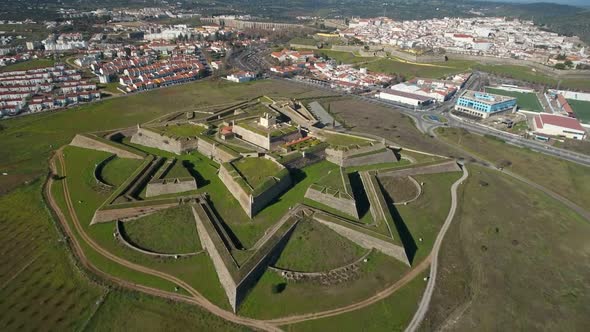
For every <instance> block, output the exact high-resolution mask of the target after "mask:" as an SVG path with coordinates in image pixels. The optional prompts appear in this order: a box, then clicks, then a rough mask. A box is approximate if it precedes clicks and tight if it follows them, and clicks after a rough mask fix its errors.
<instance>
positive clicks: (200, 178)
mask: <svg viewBox="0 0 590 332" xmlns="http://www.w3.org/2000/svg"><path fill="white" fill-rule="evenodd" d="M176 162H178V161H176ZM182 166H184V168H186V169H187V170H188V172H189V174H190V175H191V176H192V177H193V178H195V180H197V187H199V188H201V187H204V186H206V185H208V184H209V183H211V181H209V180H207V179H205V178H204V177H203V176H202V175H201V174H200V173H199V172H197V171H196V170H195V168H196V167H195V164H193V162H192V161H189V160H183V161H182Z"/></svg>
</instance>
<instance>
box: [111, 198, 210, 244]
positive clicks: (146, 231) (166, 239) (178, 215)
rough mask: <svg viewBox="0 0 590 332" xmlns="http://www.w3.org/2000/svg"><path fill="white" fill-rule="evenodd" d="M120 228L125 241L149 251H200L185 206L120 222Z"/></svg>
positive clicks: (186, 206)
mask: <svg viewBox="0 0 590 332" xmlns="http://www.w3.org/2000/svg"><path fill="white" fill-rule="evenodd" d="M121 231H122V233H123V236H125V238H126V239H127V240H128V241H129V242H131V243H132V244H134V245H136V246H138V247H140V248H142V249H145V250H149V251H152V252H158V253H165V254H183V253H191V252H195V251H198V250H201V244H200V241H199V236H198V235H197V229H196V226H195V220H194V217H193V215H192V213H191V210H190V207H189V206H188V205H183V206H179V207H176V208H171V209H167V210H162V211H158V212H156V213H154V214H151V215H148V216H145V217H142V218H139V219H135V220H131V221H126V222H123V223H122V225H121Z"/></svg>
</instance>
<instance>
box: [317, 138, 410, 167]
mask: <svg viewBox="0 0 590 332" xmlns="http://www.w3.org/2000/svg"><path fill="white" fill-rule="evenodd" d="M326 160H328V161H329V162H331V163H334V164H336V165H339V166H341V167H350V166H362V165H372V164H381V163H392V162H396V161H398V160H397V157H396V156H395V154H394V153H393V151H392V150H391V149H389V148H387V147H386V146H385V144H383V143H379V142H373V143H367V144H366V145H362V146H361V145H357V146H350V147H348V148H334V147H329V148H327V149H326Z"/></svg>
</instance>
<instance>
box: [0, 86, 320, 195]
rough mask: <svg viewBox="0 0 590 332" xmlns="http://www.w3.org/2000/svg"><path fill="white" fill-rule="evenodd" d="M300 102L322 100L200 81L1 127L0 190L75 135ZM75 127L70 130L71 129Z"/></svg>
mask: <svg viewBox="0 0 590 332" xmlns="http://www.w3.org/2000/svg"><path fill="white" fill-rule="evenodd" d="M262 92H264V93H265V94H268V95H270V96H289V97H292V98H303V97H313V96H320V95H325V94H327V92H323V91H321V90H313V89H312V88H308V87H304V86H301V85H299V84H292V83H289V82H284V81H270V80H266V81H256V82H252V83H245V84H233V83H228V82H222V81H210V80H204V81H199V82H195V83H190V84H185V85H177V86H173V87H169V88H163V89H157V90H152V91H148V92H145V93H140V94H135V95H131V96H125V97H121V98H112V99H106V100H104V101H101V102H97V103H92V104H87V105H83V106H80V107H75V108H71V109H68V110H65V111H59V112H46V113H40V114H35V115H30V116H26V117H21V118H16V119H10V120H6V121H2V126H3V127H4V129H3V130H1V131H0V139H1V140H2V142H3V144H2V145H1V146H0V171H2V172H8V173H9V174H10V175H9V176H3V177H0V187H4V185H5V184H11V185H12V186H16V185H18V184H19V182H18V181H16V182H15V181H14V180H12V179H10V178H11V177H19V176H22V175H29V176H37V175H40V174H41V173H42V172H44V171H45V169H46V160H47V157H48V156H49V152H50V151H52V150H54V149H56V148H57V147H59V146H61V145H63V144H66V143H68V142H69V141H70V140H71V139H72V138H73V137H74V135H75V134H76V133H80V132H91V131H98V130H107V129H113V128H122V127H130V126H135V125H136V124H138V123H143V122H146V121H148V120H151V119H154V118H156V117H158V116H162V115H164V114H167V113H169V112H170V110H175V111H179V112H181V111H188V110H194V109H196V108H199V107H204V106H210V105H215V104H220V103H228V102H232V101H236V100H244V99H248V98H253V97H256V96H258V95H260V94H261V93H262ZM72 123H75V124H76V126H72V125H71V124H72Z"/></svg>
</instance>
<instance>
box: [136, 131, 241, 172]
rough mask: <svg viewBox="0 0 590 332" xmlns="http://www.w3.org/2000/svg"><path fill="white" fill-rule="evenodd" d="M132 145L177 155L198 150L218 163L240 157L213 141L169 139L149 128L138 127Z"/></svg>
mask: <svg viewBox="0 0 590 332" xmlns="http://www.w3.org/2000/svg"><path fill="white" fill-rule="evenodd" d="M131 143H133V144H139V145H144V146H148V147H152V148H156V149H160V150H164V151H168V152H172V153H176V154H182V153H184V152H188V151H193V150H197V151H199V152H200V153H201V154H203V155H205V156H207V157H209V158H212V159H213V160H215V161H217V162H218V163H224V162H228V161H230V160H233V159H235V158H236V157H238V154H237V153H234V152H233V151H230V150H229V149H227V148H225V147H223V146H220V145H219V144H218V143H216V142H215V141H213V140H208V139H204V138H199V137H197V136H195V137H191V138H176V137H169V136H166V135H164V134H162V133H158V132H155V131H152V130H149V129H147V128H141V127H138V129H137V133H135V134H134V135H133V136H132V137H131Z"/></svg>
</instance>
